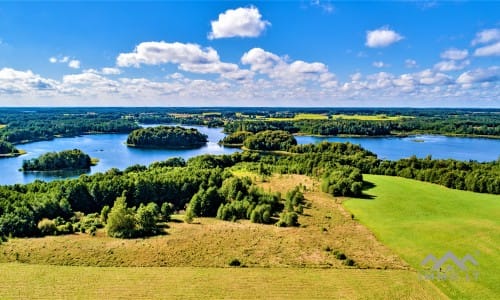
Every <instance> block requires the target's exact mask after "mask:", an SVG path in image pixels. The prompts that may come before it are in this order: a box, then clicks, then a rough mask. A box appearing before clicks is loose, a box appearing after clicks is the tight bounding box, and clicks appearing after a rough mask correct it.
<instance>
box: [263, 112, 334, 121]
mask: <svg viewBox="0 0 500 300" xmlns="http://www.w3.org/2000/svg"><path fill="white" fill-rule="evenodd" d="M266 120H268V121H299V120H328V116H327V115H324V114H305V113H302V114H296V115H295V116H294V117H293V118H266Z"/></svg>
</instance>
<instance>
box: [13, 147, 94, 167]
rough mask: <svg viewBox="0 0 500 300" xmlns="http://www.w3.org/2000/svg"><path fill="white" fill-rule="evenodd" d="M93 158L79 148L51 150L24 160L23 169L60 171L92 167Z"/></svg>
mask: <svg viewBox="0 0 500 300" xmlns="http://www.w3.org/2000/svg"><path fill="white" fill-rule="evenodd" d="M91 165H92V160H91V158H90V156H89V155H88V154H85V153H84V152H82V151H81V150H79V149H73V150H64V151H61V152H49V153H45V154H42V155H41V156H39V157H38V158H33V159H30V160H23V165H22V170H23V171H25V172H26V171H58V170H84V169H90V166H91Z"/></svg>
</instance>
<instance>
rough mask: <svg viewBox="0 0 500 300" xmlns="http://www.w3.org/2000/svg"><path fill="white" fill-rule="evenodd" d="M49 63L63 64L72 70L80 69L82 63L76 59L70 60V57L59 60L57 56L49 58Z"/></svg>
mask: <svg viewBox="0 0 500 300" xmlns="http://www.w3.org/2000/svg"><path fill="white" fill-rule="evenodd" d="M49 62H50V63H52V64H56V63H61V64H66V63H67V64H68V67H70V68H72V69H80V61H79V60H76V59H70V58H69V56H63V57H61V58H59V59H58V58H57V57H55V56H52V57H50V58H49Z"/></svg>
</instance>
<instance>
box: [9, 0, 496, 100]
mask: <svg viewBox="0 0 500 300" xmlns="http://www.w3.org/2000/svg"><path fill="white" fill-rule="evenodd" d="M499 12H500V2H498V1H491V2H474V1H447V2H440V1H400V2H393V1H391V2H379V1H371V2H351V1H350V2H334V1H333V2H332V1H319V0H313V1H306V0H303V1H254V2H247V1H243V2H239V1H219V2H216V1H196V2H188V1H179V2H174V1H154V2H139V1H135V2H134V1H131V2H120V1H108V2H91V3H85V2H73V1H70V2H0V105H1V106H198V105H201V106H332V107H335V106H388V107H390V106H395V107H403V106H404V107H408V106H411V107H428V106H431V107H436V106H437V107H500V13H499Z"/></svg>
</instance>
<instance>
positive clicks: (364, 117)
mask: <svg viewBox="0 0 500 300" xmlns="http://www.w3.org/2000/svg"><path fill="white" fill-rule="evenodd" d="M404 118H411V117H406V116H392V117H390V116H386V115H345V114H338V115H333V116H332V119H334V120H335V119H344V120H359V121H399V120H402V119H404Z"/></svg>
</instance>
